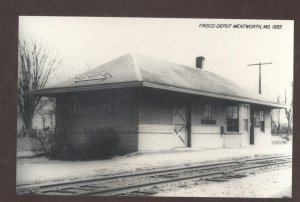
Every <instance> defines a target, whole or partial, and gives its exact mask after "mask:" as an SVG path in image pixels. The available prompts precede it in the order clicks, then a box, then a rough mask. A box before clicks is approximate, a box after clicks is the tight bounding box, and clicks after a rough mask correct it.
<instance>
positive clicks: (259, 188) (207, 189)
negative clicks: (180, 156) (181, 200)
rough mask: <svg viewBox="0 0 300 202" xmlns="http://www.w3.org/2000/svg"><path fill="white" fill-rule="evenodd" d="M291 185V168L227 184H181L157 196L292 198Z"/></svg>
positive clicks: (167, 188) (166, 189) (251, 176)
mask: <svg viewBox="0 0 300 202" xmlns="http://www.w3.org/2000/svg"><path fill="white" fill-rule="evenodd" d="M291 185H292V169H291V167H289V168H284V169H282V168H281V169H277V170H273V171H269V172H261V173H256V174H253V175H250V176H247V177H245V178H240V179H232V180H230V181H227V182H208V181H199V182H195V183H192V184H191V183H185V184H181V185H180V186H179V187H177V188H176V187H174V186H171V185H170V186H165V187H164V188H162V190H161V191H160V192H159V193H157V194H156V196H175V197H181V196H182V197H184V196H189V197H246V198H248V197H249V198H282V197H289V198H290V197H291V193H292V187H291Z"/></svg>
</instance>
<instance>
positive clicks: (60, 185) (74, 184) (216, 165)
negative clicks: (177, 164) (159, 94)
mask: <svg viewBox="0 0 300 202" xmlns="http://www.w3.org/2000/svg"><path fill="white" fill-rule="evenodd" d="M286 157H291V155H276V156H271V157H263V158H255V159H248V160H245V161H243V163H246V162H247V163H250V162H255V161H264V160H272V159H273V160H274V159H282V158H286ZM240 162H241V161H239V160H235V161H230V162H223V163H213V164H202V165H197V166H190V167H181V168H174V169H167V170H155V171H150V172H149V171H146V172H138V173H133V174H125V175H117V176H111V177H102V178H97V179H89V180H81V181H72V182H65V183H56V184H47V185H41V186H23V187H17V190H18V189H19V190H25V192H26V190H27V192H29V193H25V194H34V193H35V192H38V193H41V194H43V193H46V192H51V191H54V192H55V190H61V189H66V188H73V187H78V186H84V185H90V184H92V183H101V182H105V181H109V180H114V179H120V178H123V179H126V178H133V177H137V176H143V177H147V176H149V175H150V176H151V175H161V174H167V173H172V172H176V171H191V170H196V169H202V170H204V169H213V168H222V166H223V167H228V166H233V165H238V164H239V163H240ZM262 166H265V165H262ZM219 173H224V171H220V172H219ZM205 175H209V174H205ZM210 175H211V174H210ZM192 178H194V177H192ZM187 179H188V178H187ZM176 180H178V179H174V180H173V181H176ZM170 182H171V181H170ZM152 184H155V183H152ZM149 185H150V184H149ZM149 185H148V186H149ZM137 186H139V185H135V186H134V187H137ZM134 187H133V188H134ZM106 192H107V191H106ZM89 193H90V192H89ZM97 193H99V191H98V192H97ZM103 193H104V190H103Z"/></svg>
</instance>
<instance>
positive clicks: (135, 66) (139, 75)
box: [130, 53, 143, 81]
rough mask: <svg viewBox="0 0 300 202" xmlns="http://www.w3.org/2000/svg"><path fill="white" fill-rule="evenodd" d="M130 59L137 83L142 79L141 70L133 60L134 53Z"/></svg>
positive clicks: (134, 59)
mask: <svg viewBox="0 0 300 202" xmlns="http://www.w3.org/2000/svg"><path fill="white" fill-rule="evenodd" d="M130 55H131V58H132V61H133V67H134V72H135V75H136V77H137V80H138V81H143V77H142V73H141V69H140V67H139V66H138V62H137V60H136V58H135V54H134V53H131V54H130Z"/></svg>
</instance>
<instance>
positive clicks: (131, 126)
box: [16, 16, 294, 198]
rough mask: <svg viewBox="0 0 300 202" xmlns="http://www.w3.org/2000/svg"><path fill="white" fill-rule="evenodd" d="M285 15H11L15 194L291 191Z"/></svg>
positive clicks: (271, 194)
mask: <svg viewBox="0 0 300 202" xmlns="http://www.w3.org/2000/svg"><path fill="white" fill-rule="evenodd" d="M293 74H294V21H293V20H263V19H209V18H142V17H62V16H19V30H18V82H17V85H18V86H17V92H16V93H17V103H16V104H17V129H16V130H17V138H16V139H17V140H16V141H17V142H16V149H17V151H16V155H17V157H16V194H17V195H72V196H77V195H85V196H99V197H100V196H124V197H125V196H139V197H225V198H226V197H231V198H291V197H292V163H293V162H292V149H293V85H294V81H293V77H294V76H293Z"/></svg>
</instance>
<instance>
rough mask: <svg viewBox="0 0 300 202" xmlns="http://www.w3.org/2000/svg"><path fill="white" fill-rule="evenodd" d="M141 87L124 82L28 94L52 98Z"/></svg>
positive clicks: (138, 84)
mask: <svg viewBox="0 0 300 202" xmlns="http://www.w3.org/2000/svg"><path fill="white" fill-rule="evenodd" d="M137 86H142V82H139V81H137V82H124V83H113V84H102V85H93V86H72V87H61V88H44V89H38V90H32V91H30V93H31V94H32V95H37V96H49V97H50V96H54V95H55V94H60V93H71V92H81V91H94V90H103V89H112V88H125V87H137Z"/></svg>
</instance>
